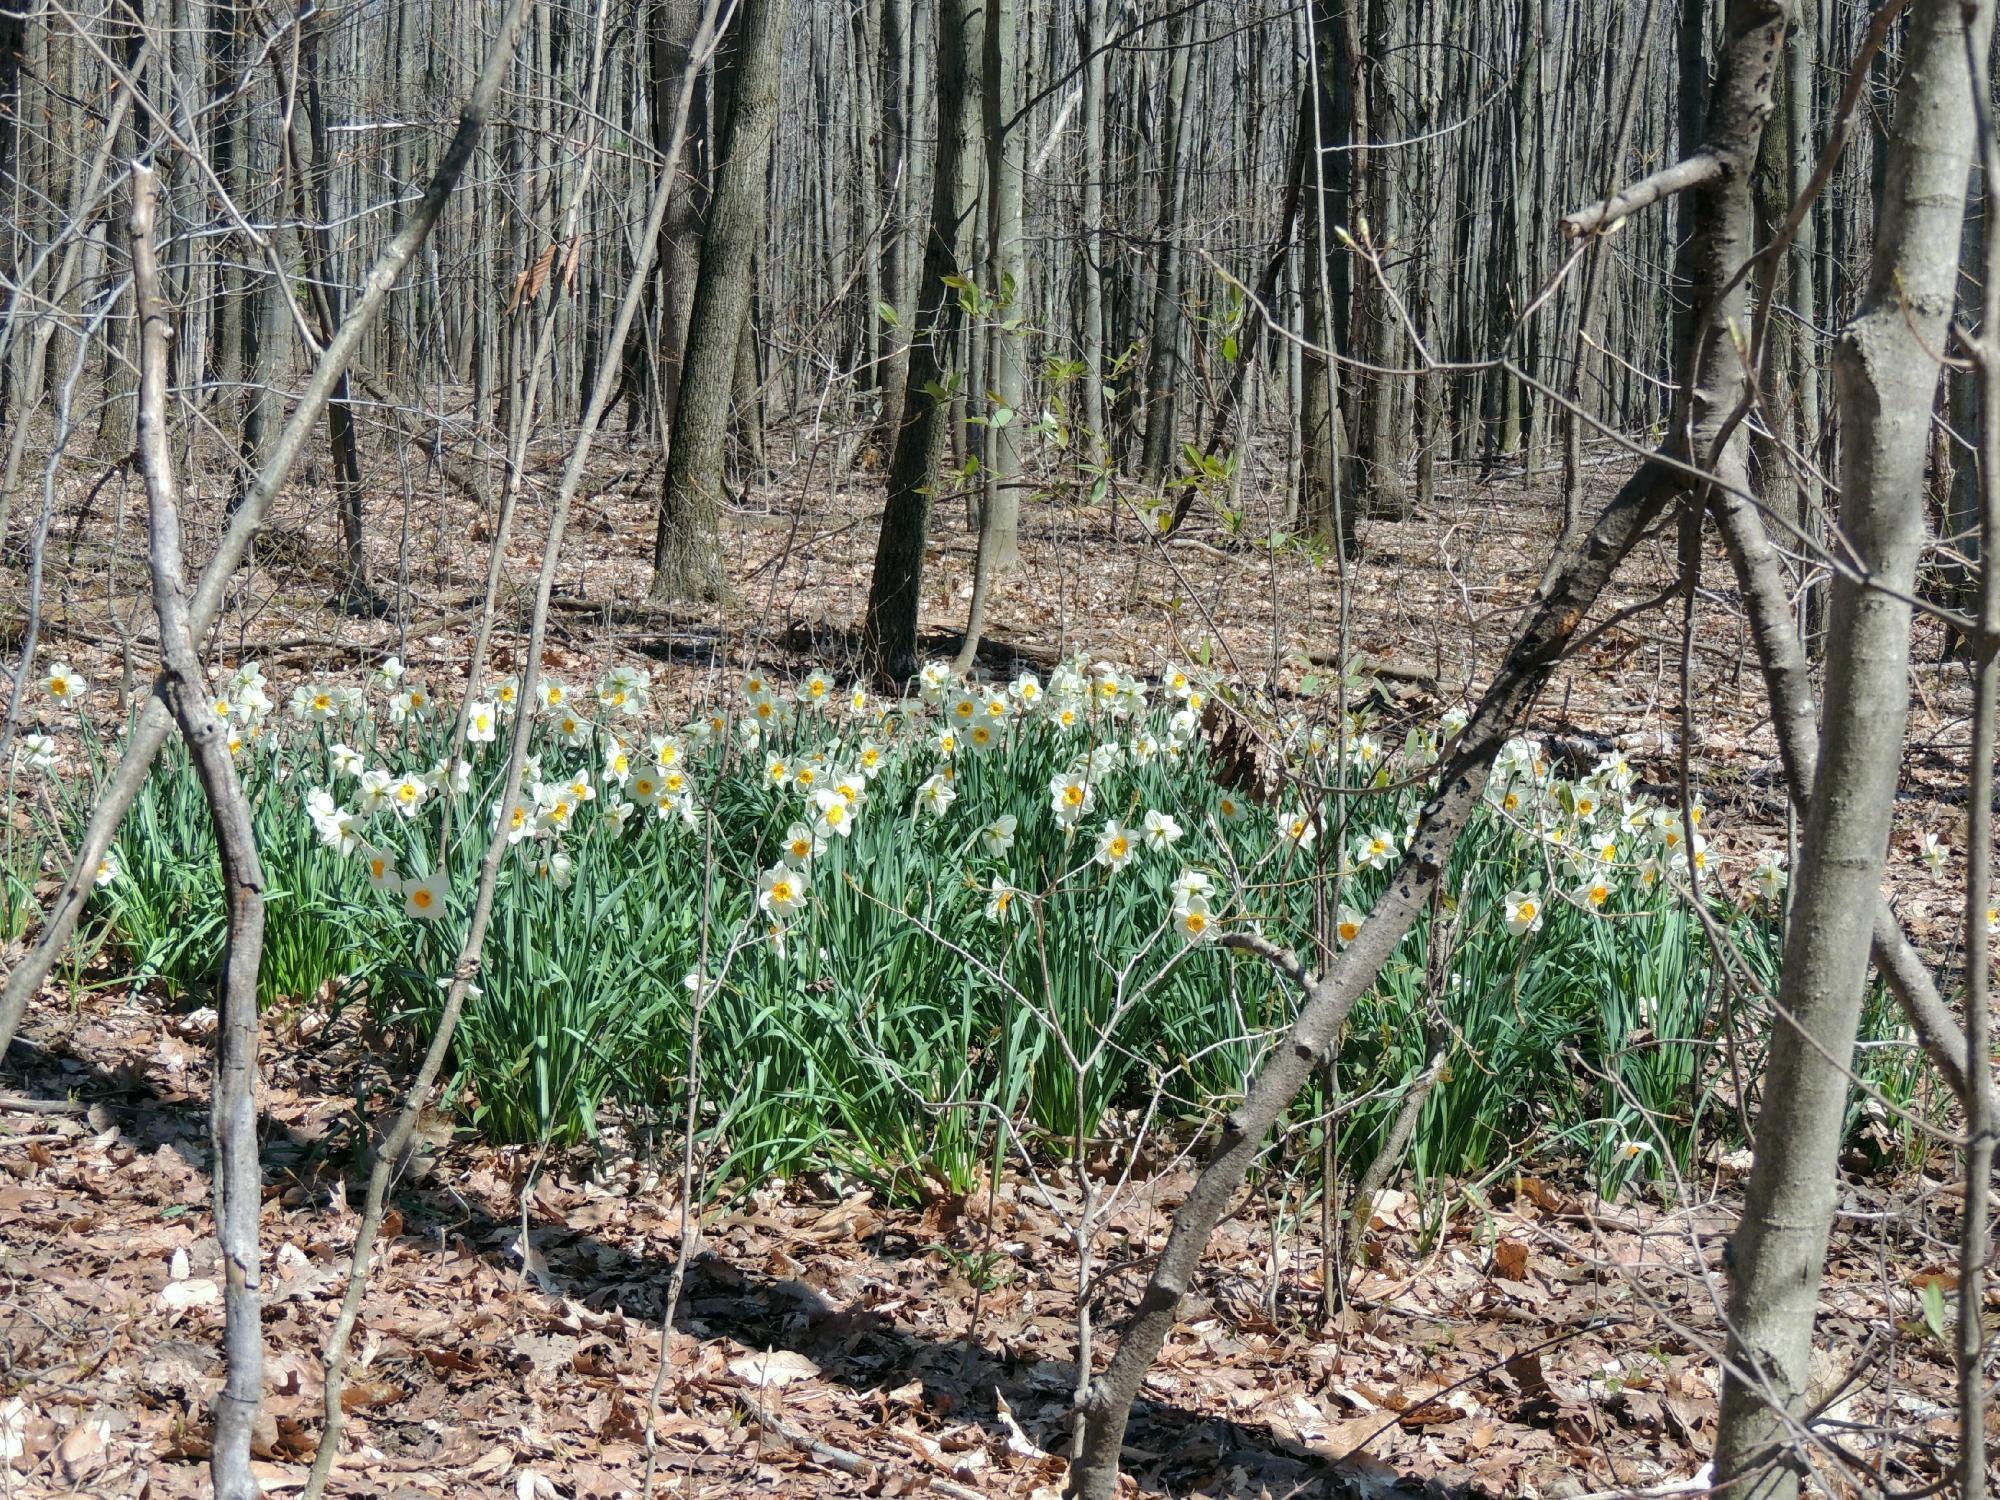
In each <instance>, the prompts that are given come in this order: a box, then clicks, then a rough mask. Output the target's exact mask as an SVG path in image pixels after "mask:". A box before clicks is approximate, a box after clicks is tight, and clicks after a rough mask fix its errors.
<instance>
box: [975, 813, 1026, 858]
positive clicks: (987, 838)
mask: <svg viewBox="0 0 2000 1500" xmlns="http://www.w3.org/2000/svg"><path fill="white" fill-rule="evenodd" d="M1020 822H1021V820H1020V819H1019V818H1016V817H1015V816H1014V815H1013V814H1012V813H1002V814H1000V816H999V817H997V818H995V819H994V820H993V821H992V822H991V823H988V824H987V825H986V826H985V827H984V828H982V829H980V830H979V841H980V843H982V844H984V845H985V846H986V852H987V853H988V854H990V855H992V856H993V858H995V859H1002V858H1004V857H1005V856H1006V854H1007V851H1008V850H1010V849H1012V848H1013V847H1014V830H1015V829H1017V828H1018V827H1020Z"/></svg>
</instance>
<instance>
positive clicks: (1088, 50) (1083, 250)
mask: <svg viewBox="0 0 2000 1500" xmlns="http://www.w3.org/2000/svg"><path fill="white" fill-rule="evenodd" d="M1104 5H1105V0H1083V5H1082V15H1081V17H1080V19H1079V21H1078V23H1077V47H1078V50H1079V51H1080V53H1081V54H1082V57H1083V97H1082V99H1081V100H1080V101H1079V102H1080V108H1081V116H1080V119H1079V121H1078V125H1077V128H1078V131H1079V132H1080V133H1081V135H1082V137H1083V182H1082V184H1081V188H1080V193H1081V199H1082V201H1081V205H1080V209H1079V217H1080V218H1081V220H1082V222H1081V223H1080V224H1079V225H1078V239H1079V242H1080V245H1079V256H1078V260H1079V266H1078V270H1079V273H1080V274H1081V277H1082V281H1083V298H1082V302H1083V305H1082V308H1081V317H1082V320H1083V328H1082V330H1081V338H1082V342H1083V402H1082V408H1081V412H1080V416H1081V419H1082V428H1083V431H1082V433H1081V434H1080V435H1079V436H1080V438H1081V441H1082V444H1083V453H1084V456H1085V458H1086V459H1087V460H1089V461H1090V462H1092V463H1097V464H1105V463H1108V462H1109V461H1110V444H1109V441H1108V440H1109V437H1110V434H1109V433H1108V432H1107V431H1106V429H1105V425H1104V424H1105V414H1104V246H1103V243H1102V241H1101V238H1100V237H1101V236H1102V234H1103V231H1104V84H1105V66H1104Z"/></svg>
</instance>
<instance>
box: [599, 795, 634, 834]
mask: <svg viewBox="0 0 2000 1500" xmlns="http://www.w3.org/2000/svg"><path fill="white" fill-rule="evenodd" d="M637 810H638V809H637V807H636V806H635V805H634V804H633V803H630V802H626V801H624V800H622V799H621V800H619V801H617V802H612V803H608V804H607V805H606V806H605V809H604V821H605V822H606V823H608V824H610V825H611V831H612V832H613V833H623V832H624V831H625V825H626V824H627V823H629V822H631V821H632V814H633V813H634V812H636V811H637Z"/></svg>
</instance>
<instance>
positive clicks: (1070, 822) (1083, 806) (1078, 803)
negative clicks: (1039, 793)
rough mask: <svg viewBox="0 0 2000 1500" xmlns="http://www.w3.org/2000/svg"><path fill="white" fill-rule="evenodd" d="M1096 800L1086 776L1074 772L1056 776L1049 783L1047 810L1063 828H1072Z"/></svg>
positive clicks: (1080, 820)
mask: <svg viewBox="0 0 2000 1500" xmlns="http://www.w3.org/2000/svg"><path fill="white" fill-rule="evenodd" d="M1096 800H1097V794H1096V793H1095V792H1094V791H1092V789H1091V785H1090V780H1089V778H1088V777H1087V776H1079V775H1077V774H1075V773H1074V772H1071V773H1069V774H1067V775H1061V776H1057V777H1056V778H1055V779H1054V780H1052V781H1050V783H1049V810H1050V811H1051V812H1053V813H1054V814H1055V815H1056V822H1058V823H1060V824H1061V825H1062V826H1063V827H1064V828H1074V827H1076V825H1077V824H1078V823H1080V822H1082V821H1083V818H1084V815H1085V814H1086V813H1088V812H1089V811H1090V809H1091V806H1092V804H1094V803H1095V802H1096Z"/></svg>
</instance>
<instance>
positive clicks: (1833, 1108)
mask: <svg viewBox="0 0 2000 1500" xmlns="http://www.w3.org/2000/svg"><path fill="white" fill-rule="evenodd" d="M1968 25H1969V29H1970V31H1971V39H1970V40H1971V43H1972V46H1973V47H1974V49H1975V51H1976V52H1977V54H1978V55H1979V56H1981V57H1983V56H1984V55H1985V52H1986V47H1987V45H1988V38H1989V34H1990V31H1991V27H1992V7H1991V4H1990V0H1988V3H1978V4H1975V5H1974V6H1973V7H1971V17H1970V20H1969V23H1962V22H1961V19H1960V7H1959V4H1958V0H1924V3H1920V4H1917V5H1915V6H1913V7H1912V9H1911V12H1910V15H1909V22H1908V28H1909V29H1908V52H1907V57H1906V62H1905V66H1904V71H1903V79H1902V85H1901V88H1900V90H1899V92H1898V97H1897V101H1896V111H1895V119H1894V124H1893V125H1892V127H1891V131H1890V136H1889V144H1888V153H1889V160H1888V162H1887V163H1886V169H1885V172H1884V181H1883V193H1882V197H1881V200H1880V207H1879V210H1878V232H1877V237H1876V245H1875V254H1874V259H1873V264H1872V266H1871V269H1870V273H1869V281H1868V288H1867V292H1866V294H1865V296H1864V298H1863V301H1862V305H1861V309H1860V311H1859V313H1858V314H1857V315H1856V316H1855V318H1854V320H1853V321H1852V322H1851V323H1850V324H1849V325H1848V327H1847V328H1846V330H1845V331H1844V332H1843V334H1842V336H1841V339H1840V342H1839V344H1838V345H1837V347H1836V349H1835V351H1834V380H1835V389H1836V393H1837V399H1838V401H1839V404H1840V425H1841V432H1842V441H1841V465H1840V486H1841V505H1840V515H1841V524H1842V529H1843V531H1844V533H1845V535H1846V537H1847V540H1848V541H1849V543H1850V544H1851V546H1852V548H1853V551H1854V555H1855V557H1856V559H1857V561H1858V563H1859V565H1860V566H1861V567H1862V569H1864V570H1865V574H1866V579H1865V581H1859V582H1858V581H1855V580H1853V579H1850V578H1847V577H1838V578H1836V580H1835V582H1834V585H1833V608H1832V609H1831V611H1830V634H1829V639H1828V650H1827V673H1826V708H1825V712H1824V715H1823V719H1822V724H1821V729H1820V746H1819V756H1818V768H1817V774H1816V776H1815V777H1814V780H1813V799H1812V807H1811V811H1810V813H1809V815H1808V817H1807V819H1806V828H1805V836H1804V839H1803V841H1802V843H1801V847H1800V853H1799V868H1798V875H1797V880H1796V883H1795V886H1794V889H1793V895H1792V912H1791V921H1790V925H1789V927H1788V929H1787V934H1786V942H1785V952H1784V961H1783V966H1782V969H1781V971H1780V980H1779V987H1778V1005H1779V1010H1780V1014H1781V1015H1782V1016H1783V1017H1784V1018H1785V1020H1784V1022H1783V1023H1782V1024H1780V1025H1779V1026H1778V1028H1777V1030H1776V1032H1775V1034H1774V1035H1773V1037H1772V1042H1771V1053H1770V1060H1769V1062H1768V1064H1767V1068H1766V1075H1765V1082H1764V1102H1763V1109H1762V1111H1761V1114H1760V1128H1759V1129H1758V1132H1757V1149H1756V1164H1755V1166H1754V1167H1753V1168H1752V1171H1751V1175H1750V1182H1749V1186H1748V1188H1747V1189H1746V1191H1745V1195H1744V1208H1743V1219H1742V1222H1741V1224H1740V1225H1739V1226H1738V1228H1737V1231H1736V1233H1735V1235H1734V1236H1733V1237H1732V1239H1731V1241H1730V1262H1729V1263H1730V1267H1731V1275H1730V1296H1729V1327H1730V1346H1729V1360H1728V1362H1727V1365H1726V1366H1725V1371H1724V1382H1723V1392H1722V1413H1721V1420H1720V1426H1719V1430H1718V1433H1717V1437H1716V1453H1715V1466H1716V1478H1717V1481H1718V1482H1719V1483H1733V1484H1734V1485H1736V1487H1737V1490H1736V1492H1737V1493H1739V1494H1743V1495H1745V1496H1754V1497H1756V1500H1791V1497H1792V1496H1795V1495H1796V1494H1797V1493H1798V1490H1799V1485H1800V1479H1801V1473H1802V1470H1803V1467H1804V1457H1803V1454H1802V1452H1801V1448H1800V1445H1799V1443H1798V1441H1797V1437H1796V1431H1797V1423H1798V1421H1799V1419H1800V1418H1801V1417H1802V1415H1803V1413H1804V1406H1805V1399H1806V1384H1807V1362H1808V1357H1809V1355H1810V1352H1811V1348H1812V1336H1813V1319H1814V1314H1815V1312H1816V1310H1817V1306H1818V1299H1819V1286H1820V1279H1821V1275H1822V1273H1823V1269H1824V1265H1825V1259H1826V1246H1827V1238H1828V1234H1829V1233H1830V1231H1831V1227H1832V1223H1833V1210H1834V1201H1835V1192H1836V1186H1837V1176H1838V1153H1839V1149H1840V1139H1841V1130H1840V1127H1841V1120H1842V1116H1843V1114H1844V1112H1845V1109H1846V1105H1847V1092H1848V1066H1849V1062H1850V1060H1851V1058H1852V1056H1853V1052H1854V1038H1855V1034H1856V1030H1857V1028H1858V1026H1859V1023H1860V1019H1861V1009H1862V1002H1863V998H1864V992H1865V985H1866V978H1867V968H1868V954H1869V947H1870V936H1871V934H1870V928H1869V926H1868V925H1867V924H1865V923H1859V922H1856V921H1855V920H1854V919H1853V914H1854V913H1855V912H1856V911H1868V910H1871V909H1873V907H1874V906H1875V904H1876V903H1877V902H1878V901H1879V900H1880V889H1881V878H1882V866H1883V861H1884V858H1885V855H1886V852H1887V848H1888V840H1889V823H1890V815H1891V812H1892V809H1893V805H1894V801H1895V792H1896V782H1897V776H1898V771H1899V769H1900V765H1901V757H1902V743H1903V729H1904V724H1905V719H1906V715H1907V710H1908V692H1909V689H1908V680H1907V673H1908V666H1909V648H1910V606H1909V604H1908V603H1907V602H1905V601H1907V600H1908V598H1909V597H1910V595H1911V592H1912V590H1913V589H1914V587H1915V583H1916V564H1917V555H1918V552H1919V550H1920V549H1921V547H1922V544H1923V534H1924V512H1923V481H1924V468H1925V459H1926V451H1927V444H1928V435H1929V416H1930V412H1931V404H1932V400H1933V398H1934V396H1935V394H1936V391H1937V385H1938V374H1939V359H1938V353H1937V351H1939V350H1941V349H1942V348H1943V347H1944V335H1945V332H1946V327H1947V323H1948V321H1949V319H1950V316H1951V309H1952V303H1953V292H1954V289H1955V282H1956V277H1957V253H1958V245H1959V228H1960V222H1961V219H1962V216H1963V214H1964V207H1965V190H1966V175H1967V170H1968V168H1969V166H1970V164H1971V159H1972V125H1973V116H1972V111H1971V110H1970V109H1969V108H1968V106H1967V100H1968V98H1969V97H1970V95H1969V93H1968V90H1969V88H1970V79H1969V77H1968V74H1967V68H1966V47H1967V40H1968V39H1967V36H1966V34H1965V28H1966V27H1967V26H1968ZM1979 1061H1980V1060H1978V1059H1973V1060H1972V1062H1973V1063H1974V1064H1975V1065H1977V1064H1978V1062H1979ZM1973 1440H1974V1441H1977V1439H1973Z"/></svg>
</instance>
